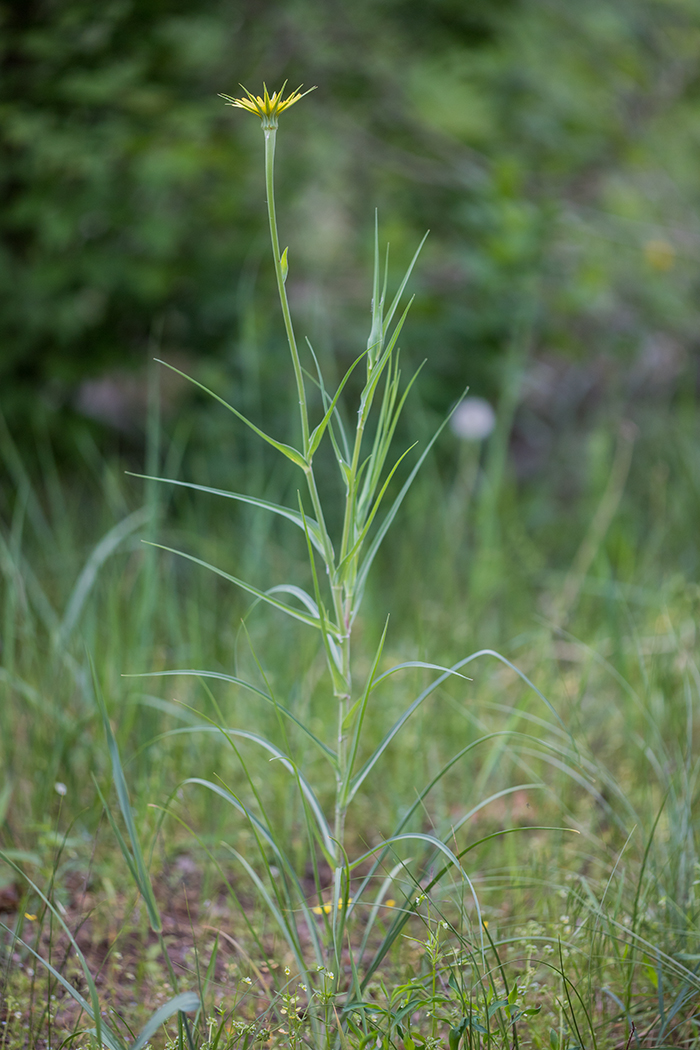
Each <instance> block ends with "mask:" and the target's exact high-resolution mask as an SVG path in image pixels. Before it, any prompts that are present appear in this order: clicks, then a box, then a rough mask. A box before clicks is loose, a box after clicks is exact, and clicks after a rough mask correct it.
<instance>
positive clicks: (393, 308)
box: [383, 230, 430, 338]
mask: <svg viewBox="0 0 700 1050" xmlns="http://www.w3.org/2000/svg"><path fill="white" fill-rule="evenodd" d="M429 233H430V230H427V231H426V233H425V235H424V237H423V240H422V241H421V242H420V244H419V245H418V247H417V248H416V252H415V255H414V256H413V258H412V259H411V262H410V265H409V267H408V269H407V270H406V273H405V274H404V278H403V281H402V282H401V284H400V285H399V290H398V292H397V293H396V295H395V296H394V301H393V302H392V304H391V306H390V307H389V312H388V313H387V315H386V320H385V321H384V331H383V335H384V337H385V338H386V333H387V331H388V329H389V325H390V324H391V321H392V318H393V316H394V314H395V313H396V309H397V307H398V305H399V303H400V302H401V296H402V295H403V293H404V291H405V289H406V285H407V284H408V281H409V278H410V276H411V274H412V273H413V267H414V266H415V265H416V263H417V262H418V256H419V255H420V253H421V251H422V249H423V245H424V244H425V242H426V241H427V239H428V234H429Z"/></svg>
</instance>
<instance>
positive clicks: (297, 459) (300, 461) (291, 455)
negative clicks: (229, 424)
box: [154, 357, 309, 470]
mask: <svg viewBox="0 0 700 1050" xmlns="http://www.w3.org/2000/svg"><path fill="white" fill-rule="evenodd" d="M154 360H155V361H157V362H158V364H159V365H165V367H166V368H169V369H170V370H171V371H172V372H177V374H178V375H179V376H182V378H183V379H187V380H188V382H190V383H192V384H193V385H194V386H198V387H199V389H200V390H203V391H204V393H205V394H209V396H210V397H213V398H214V400H215V401H218V402H219V404H220V405H223V406H224V408H227V409H228V410H229V412H233V414H234V416H237V417H238V419H240V420H241V422H243V423H245V425H246V426H247V427H250V429H251V430H253V431H254V432H255V433H256V434H257V435H258V437H261V438H262V439H263V441H267V443H268V445H272V447H273V448H276V449H277V451H278V452H281V453H282V454H283V455H284V456H286V457H287V459H291V461H292V463H295V464H296V466H297V467H301V468H302V470H307V469H308V466H309V464H308V463H307V462H306V460H305V459H304V457H303V456H302V454H301V452H299V451H298V450H297V449H295V448H292V446H291V445H285V444H284V442H283V441H275V439H274V438H271V437H270V435H269V434H266V433H265V432H264V431H263V430H261V429H260V427H256V425H255V423H252V422H251V421H250V420H249V419H247V418H246V417H245V416H244V415H243V413H242V412H239V411H238V409H237V408H234V407H233V405H229V403H228V401H224V399H223V398H222V397H219V395H218V394H215V393H214V391H213V390H210V389H209V387H207V386H204V384H203V383H199V382H198V381H197V380H196V379H193V378H192V376H188V375H187V373H186V372H181V371H180V369H179V368H175V366H174V365H169V364H168V362H167V361H162V360H161V359H160V358H159V357H156V358H154Z"/></svg>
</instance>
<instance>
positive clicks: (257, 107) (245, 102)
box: [220, 80, 316, 130]
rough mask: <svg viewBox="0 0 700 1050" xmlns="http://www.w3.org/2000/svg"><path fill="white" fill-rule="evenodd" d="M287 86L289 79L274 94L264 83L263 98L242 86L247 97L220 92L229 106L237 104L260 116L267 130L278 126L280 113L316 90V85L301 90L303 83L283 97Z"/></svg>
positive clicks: (240, 107)
mask: <svg viewBox="0 0 700 1050" xmlns="http://www.w3.org/2000/svg"><path fill="white" fill-rule="evenodd" d="M286 86H287V81H286V80H285V82H284V84H283V85H282V87H281V88H280V90H279V91H273V92H272V95H270V93H269V92H268V90H267V84H263V94H262V98H261V97H260V95H253V94H251V93H250V91H248V88H246V87H243V85H242V84H241V87H242V88H243V90H244V91H245V93H246V98H233V96H232V95H224V94H223V93H221V92H220V95H221V98H223V99H225V100H226V105H227V106H237V107H238V108H239V109H245V110H247V111H248V112H249V113H255V115H256V116H258V117H260V120H261V121H262V126H263V128H264V129H265V130H269V129H271V128H276V127H277V118H278V117H279V115H280V113H283V112H284V111H285V109H289V107H290V106H293V105H294V103H295V102H298V101H299V99H300V98H303V97H304V95H308V94H309V92H310V91H315V90H316V88H315V87H310V88H309V89H308V90H307V91H303V92H302V90H301V87H302V86H301V84H300V85H299V87H298V88H297V89H296V91H292V92H291V94H289V95H288V96H287V97H286V98H284V99H283V98H282V93H283V91H284V89H285V87H286Z"/></svg>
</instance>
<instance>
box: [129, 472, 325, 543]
mask: <svg viewBox="0 0 700 1050" xmlns="http://www.w3.org/2000/svg"><path fill="white" fill-rule="evenodd" d="M125 473H126V474H128V475H129V477H132V478H141V479H142V480H143V481H160V482H163V484H167V485H180V486H181V487H182V488H185V489H195V490H196V491H197V492H208V493H209V494H210V495H212V496H225V497H226V499H235V500H239V501H240V502H241V503H249V504H250V505H251V506H253V507H260V508H261V510H269V511H270V512H271V513H272V514H278V515H279V516H280V517H282V518H286V519H287V520H288V521H291V522H293V523H294V524H295V525H296V526H297V528H299V529H302V530H303V528H304V523H303V521H302V520H301V515H300V514H299V512H298V511H296V510H292V509H291V507H285V506H282V505H281V504H279V503H270V502H268V500H265V499H258V498H257V497H255V496H246V495H244V494H243V493H241V492H228V491H227V490H226V489H214V488H210V487H209V485H195V484H194V483H193V482H191V481H176V480H175V479H174V478H157V477H152V476H151V475H150V474H136V473H134V471H131V470H127V471H126V472H125ZM306 522H307V525H308V526H309V535H310V536H311V542H312V543H313V545H314V547H315V548H316V550H317V551H318V552H319V554H323V543H322V541H321V530H320V529H319V527H318V522H317V521H315V520H314V519H313V518H307V519H306Z"/></svg>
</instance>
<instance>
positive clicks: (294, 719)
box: [122, 667, 336, 766]
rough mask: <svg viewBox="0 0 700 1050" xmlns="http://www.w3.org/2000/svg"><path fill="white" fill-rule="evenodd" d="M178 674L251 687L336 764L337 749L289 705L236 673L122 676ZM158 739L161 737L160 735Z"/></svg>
mask: <svg viewBox="0 0 700 1050" xmlns="http://www.w3.org/2000/svg"><path fill="white" fill-rule="evenodd" d="M177 675H190V676H192V677H195V678H215V679H218V680H219V681H221V682H230V683H231V684H233V685H240V686H242V687H243V688H244V689H249V690H250V691H251V692H252V693H255V694H256V695H257V696H259V697H261V699H263V700H264V701H265V702H266V703H268V704H271V705H272V706H273V707H275V708H277V709H278V710H279V711H280V712H281V713H282V714H283V715H284V717H285V718H288V719H289V720H290V721H291V722H294V724H295V725H296V726H298V727H299V729H301V730H302V732H304V733H305V734H306V735H307V736H308V737H309V739H310V740H312V741H313V742H314V744H316V746H317V747H319V748H320V749H321V751H323V753H324V754H325V756H326V758H330V759H331V761H332V762H333V764H334V766H335V765H336V754H335V751H333V750H331V748H330V747H328V746H327V745H326V744H324V743H323V741H322V740H319V738H318V737H317V736H315V735H314V733H312V732H311V730H310V729H309V728H308V727H307V726H306V725H304V723H303V722H302V721H300V719H298V718H297V716H296V715H295V714H294V713H293V712H292V711H290V710H289V708H288V707H285V706H284V704H280V702H279V701H278V700H273V699H272V697H271V696H270V695H269V694H268V693H266V692H265V691H264V690H263V689H259V688H258V687H257V686H256V685H252V684H251V683H250V682H246V681H244V679H242V678H236V677H234V675H230V674H224V673H223V671H201V670H198V669H197V668H192V667H188V668H181V669H175V670H172V671H146V672H144V673H142V674H125V675H122V678H168V677H176V676H177ZM164 735H167V734H164ZM157 739H161V738H160V737H158V738H157Z"/></svg>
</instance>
